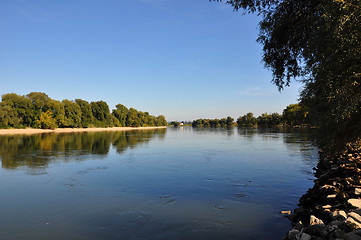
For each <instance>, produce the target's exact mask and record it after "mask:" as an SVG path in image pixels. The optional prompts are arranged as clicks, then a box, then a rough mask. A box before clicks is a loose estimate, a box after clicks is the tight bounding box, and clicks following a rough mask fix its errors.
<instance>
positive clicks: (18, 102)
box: [2, 93, 35, 128]
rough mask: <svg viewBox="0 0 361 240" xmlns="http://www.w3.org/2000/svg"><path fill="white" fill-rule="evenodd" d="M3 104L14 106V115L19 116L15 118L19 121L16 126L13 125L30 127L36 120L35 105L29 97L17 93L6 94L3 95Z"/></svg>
mask: <svg viewBox="0 0 361 240" xmlns="http://www.w3.org/2000/svg"><path fill="white" fill-rule="evenodd" d="M2 104H3V105H7V106H9V107H10V108H12V111H13V112H14V113H13V114H12V117H13V118H14V117H16V118H18V119H17V120H15V119H14V121H16V122H17V123H16V126H13V127H17V128H19V127H30V126H31V125H32V124H33V122H34V120H35V118H34V116H33V106H32V103H31V101H30V99H28V98H27V97H25V96H20V95H18V94H16V93H8V94H4V95H2ZM14 121H13V122H14ZM14 124H15V122H14Z"/></svg>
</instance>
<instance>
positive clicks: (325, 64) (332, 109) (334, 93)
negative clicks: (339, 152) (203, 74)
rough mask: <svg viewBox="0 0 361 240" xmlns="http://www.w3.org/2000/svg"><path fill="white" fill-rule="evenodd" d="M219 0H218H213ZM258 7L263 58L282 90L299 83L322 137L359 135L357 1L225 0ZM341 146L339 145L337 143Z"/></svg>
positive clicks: (346, 139)
mask: <svg viewBox="0 0 361 240" xmlns="http://www.w3.org/2000/svg"><path fill="white" fill-rule="evenodd" d="M215 1H220V0H215ZM226 3H227V4H230V5H232V6H233V8H234V9H235V10H239V9H243V10H244V11H246V12H257V13H258V14H259V15H261V16H262V17H263V20H262V21H261V22H260V35H259V38H258V41H259V42H260V43H261V44H263V53H264V55H263V61H264V63H265V65H266V66H267V67H268V68H269V69H270V70H272V72H273V80H272V81H273V82H274V83H275V84H276V85H277V86H278V88H279V89H280V90H282V89H283V88H284V87H285V86H289V85H290V83H291V80H293V79H295V80H299V81H301V82H303V83H304V87H303V90H302V92H301V99H300V100H301V103H302V105H303V106H306V107H307V109H308V112H309V113H310V118H309V121H311V122H312V123H313V124H314V125H316V126H318V127H319V129H320V130H321V132H323V134H324V137H326V138H328V139H329V141H326V142H330V141H331V142H339V143H346V142H353V141H356V140H357V139H359V137H360V136H361V125H360V124H359V123H360V121H361V111H360V109H361V44H360V43H361V26H360V22H361V5H360V1H359V0H322V1H309V0H308V1H305V0H293V1H280V0H228V1H226ZM341 145H342V144H341Z"/></svg>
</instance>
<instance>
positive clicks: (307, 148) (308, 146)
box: [237, 128, 318, 174]
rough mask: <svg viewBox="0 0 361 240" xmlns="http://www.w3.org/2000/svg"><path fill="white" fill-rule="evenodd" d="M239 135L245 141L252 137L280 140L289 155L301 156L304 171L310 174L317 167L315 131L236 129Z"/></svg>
mask: <svg viewBox="0 0 361 240" xmlns="http://www.w3.org/2000/svg"><path fill="white" fill-rule="evenodd" d="M237 132H238V134H239V135H241V136H243V137H246V138H247V139H253V138H254V137H256V136H257V137H258V138H261V139H263V140H272V139H276V138H280V139H282V141H283V142H284V143H285V146H286V147H287V149H288V150H289V151H290V152H291V154H295V156H296V155H299V154H301V156H302V159H303V161H304V163H305V164H306V166H307V168H306V169H304V171H305V172H306V173H307V174H312V168H313V167H314V166H316V165H317V162H318V154H317V151H318V149H317V146H316V143H315V131H314V130H313V129H309V128H238V129H237Z"/></svg>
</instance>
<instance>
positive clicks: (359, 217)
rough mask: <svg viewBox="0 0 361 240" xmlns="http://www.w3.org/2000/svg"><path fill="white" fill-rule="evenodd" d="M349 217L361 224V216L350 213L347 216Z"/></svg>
mask: <svg viewBox="0 0 361 240" xmlns="http://www.w3.org/2000/svg"><path fill="white" fill-rule="evenodd" d="M347 217H351V218H353V219H354V220H355V221H357V222H359V223H360V224H361V216H360V215H359V214H357V213H355V212H350V213H349V214H347Z"/></svg>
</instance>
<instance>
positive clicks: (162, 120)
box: [155, 115, 167, 126]
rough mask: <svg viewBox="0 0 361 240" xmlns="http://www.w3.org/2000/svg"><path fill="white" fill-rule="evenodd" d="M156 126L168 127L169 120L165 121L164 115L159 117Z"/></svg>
mask: <svg viewBox="0 0 361 240" xmlns="http://www.w3.org/2000/svg"><path fill="white" fill-rule="evenodd" d="M155 125H156V126H166V125H167V120H166V119H165V117H164V116H163V115H159V116H158V117H157V120H156V122H155Z"/></svg>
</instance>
